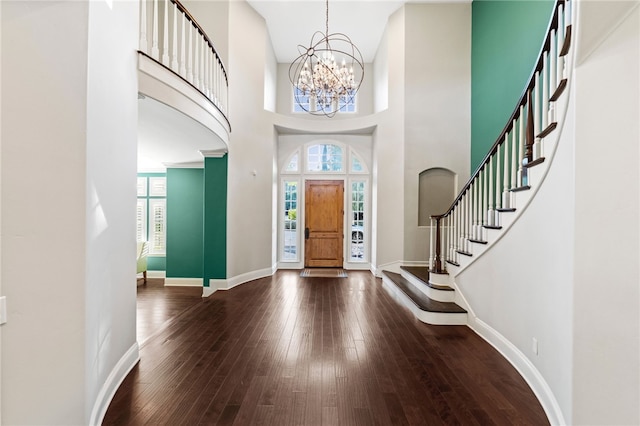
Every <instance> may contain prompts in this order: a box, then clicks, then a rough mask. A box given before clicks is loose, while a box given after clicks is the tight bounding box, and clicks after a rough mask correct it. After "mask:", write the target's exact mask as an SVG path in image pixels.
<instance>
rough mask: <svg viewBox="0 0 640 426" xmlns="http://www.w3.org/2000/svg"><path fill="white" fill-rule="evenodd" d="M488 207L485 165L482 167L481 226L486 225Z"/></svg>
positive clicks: (487, 182)
mask: <svg viewBox="0 0 640 426" xmlns="http://www.w3.org/2000/svg"><path fill="white" fill-rule="evenodd" d="M488 208H489V179H488V176H487V167H486V165H485V167H484V168H483V169H482V226H486V225H488V222H487V210H488Z"/></svg>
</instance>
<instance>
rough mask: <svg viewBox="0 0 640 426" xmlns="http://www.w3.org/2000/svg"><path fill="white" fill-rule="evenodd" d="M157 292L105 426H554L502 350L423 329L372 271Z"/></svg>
mask: <svg viewBox="0 0 640 426" xmlns="http://www.w3.org/2000/svg"><path fill="white" fill-rule="evenodd" d="M156 284H157V283H151V282H150V283H149V284H147V286H146V287H139V289H138V296H139V305H138V306H139V307H138V314H139V320H138V321H139V324H138V327H139V330H145V331H144V333H143V334H139V341H143V343H142V344H141V348H140V355H141V360H140V363H139V364H138V365H137V366H136V367H135V368H134V369H133V370H132V371H131V373H130V374H129V376H128V377H127V378H126V379H125V381H124V382H123V384H122V386H121V387H120V389H119V390H118V392H117V393H116V395H115V397H114V399H113V401H112V403H111V405H110V407H109V409H108V412H107V414H106V416H105V419H104V424H105V425H141V424H149V425H183V424H184V425H196V424H220V425H223V424H235V425H259V424H272V425H288V424H296V425H321V424H323V425H373V424H378V425H396V424H397V425H400V424H419V425H455V424H459V425H491V424H497V425H514V424H518V425H543V424H548V421H547V418H546V416H545V414H544V412H543V410H542V408H541V406H540V404H539V402H538V401H537V400H536V398H535V397H534V395H533V392H532V391H531V390H530V388H529V387H528V386H527V384H526V383H525V382H524V380H523V379H522V378H521V377H520V376H519V375H518V373H517V372H516V371H515V370H514V368H513V367H512V366H511V365H510V364H509V363H508V362H507V361H506V360H504V359H503V358H502V357H501V355H499V354H498V352H497V351H495V350H494V349H493V348H492V347H491V346H490V345H489V344H487V343H486V342H485V341H483V340H482V339H481V338H480V337H478V336H477V335H476V334H475V333H473V332H472V331H471V330H470V329H468V328H467V327H464V326H429V325H426V324H423V323H421V322H419V321H417V320H415V319H414V317H413V316H412V315H411V313H410V312H409V311H408V310H406V309H404V308H401V307H400V306H399V305H398V304H397V303H396V302H395V301H394V300H393V299H392V298H391V297H390V296H389V295H388V294H387V292H386V291H385V290H384V289H383V288H382V285H381V281H380V279H375V278H374V277H373V276H372V275H371V274H370V273H369V272H355V271H349V277H348V278H300V277H299V271H279V272H277V273H276V274H275V275H274V276H273V277H269V278H263V279H260V280H257V281H254V282H251V283H246V284H243V285H241V286H239V287H236V288H234V289H232V290H229V291H220V292H217V293H215V294H213V295H212V296H211V297H210V298H207V299H202V298H200V291H201V290H200V289H196V290H198V291H197V294H188V293H187V294H185V290H193V289H180V288H162V287H160V286H158V285H156ZM157 294H164V296H156V295H157ZM154 310H158V311H162V310H164V311H165V312H167V313H168V314H167V317H165V316H160V317H158V316H157V315H155V314H153V315H152V314H149V313H150V312H152V311H154ZM169 312H171V313H170V314H169ZM169 317H171V318H169ZM158 318H159V319H158Z"/></svg>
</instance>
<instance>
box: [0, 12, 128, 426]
mask: <svg viewBox="0 0 640 426" xmlns="http://www.w3.org/2000/svg"><path fill="white" fill-rule="evenodd" d="M1 7H2V40H3V45H2V79H3V80H2V87H3V93H2V95H3V96H2V111H3V116H2V126H1V129H2V130H1V131H2V167H1V170H2V177H1V180H2V182H3V188H2V189H3V192H2V224H1V227H2V236H3V237H2V253H3V258H2V283H3V291H4V294H6V296H7V299H8V301H9V304H8V308H9V312H8V318H9V321H8V322H7V324H6V325H4V326H3V330H2V340H3V342H2V373H3V374H2V389H3V390H4V392H3V393H2V399H3V400H2V419H1V421H2V423H4V424H11V425H13V424H16V425H17V424H47V425H55V424H64V425H69V424H88V423H89V422H90V417H91V416H92V415H95V414H96V412H97V411H96V409H95V408H96V406H97V407H99V409H100V410H101V409H103V408H106V403H107V402H108V401H107V399H108V396H109V395H108V393H109V391H110V390H112V389H113V388H114V387H115V385H117V382H118V381H119V379H121V378H122V377H121V376H122V374H124V372H125V371H123V370H121V369H117V368H114V367H116V365H118V364H119V363H120V364H121V361H122V358H123V356H125V355H126V354H132V356H131V357H130V358H129V359H128V360H129V361H130V362H129V365H128V366H127V367H130V366H131V364H132V362H134V361H135V359H136V358H137V345H136V343H135V241H134V238H133V235H134V229H135V220H134V217H133V214H132V213H133V211H134V207H135V189H134V187H135V155H136V154H135V152H136V116H137V114H136V102H137V101H136V91H137V90H136V86H135V75H136V74H135V64H136V62H135V53H134V52H135V49H136V48H137V13H138V7H137V4H136V3H135V2H114V3H113V4H107V3H105V2H92V3H88V2H55V3H54V2H21V1H16V2H2V6H1ZM7 40H11V42H10V43H7ZM89 49H91V50H92V52H91V54H88V50H89ZM93 49H96V50H93ZM5 254H9V255H5ZM131 348H134V349H135V350H134V351H133V352H132V351H131V350H130V349H131ZM114 370H116V372H117V373H119V375H120V376H118V374H115V375H114V374H112V373H113V372H114ZM110 381H111V382H110ZM109 382H110V383H111V387H109V386H107V384H108V383H109ZM105 389H106V390H105ZM34 404H36V405H37V409H34Z"/></svg>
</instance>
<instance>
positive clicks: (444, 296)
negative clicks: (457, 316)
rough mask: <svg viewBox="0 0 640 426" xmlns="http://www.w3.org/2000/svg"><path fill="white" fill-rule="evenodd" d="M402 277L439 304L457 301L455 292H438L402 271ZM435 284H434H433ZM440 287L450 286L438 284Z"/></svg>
mask: <svg viewBox="0 0 640 426" xmlns="http://www.w3.org/2000/svg"><path fill="white" fill-rule="evenodd" d="M402 277H403V278H404V279H405V280H407V281H409V282H410V283H411V284H413V285H414V286H415V287H416V288H417V289H418V290H420V291H421V292H422V293H424V294H425V295H426V296H427V297H429V298H430V299H433V300H437V301H438V302H453V301H454V299H455V293H456V292H455V291H445V290H438V289H435V288H431V287H429V286H428V285H426V284H425V283H424V282H422V281H421V280H420V279H418V278H416V277H415V276H413V275H412V274H410V273H408V272H406V271H402ZM432 284H433V282H432ZM438 285H448V284H438Z"/></svg>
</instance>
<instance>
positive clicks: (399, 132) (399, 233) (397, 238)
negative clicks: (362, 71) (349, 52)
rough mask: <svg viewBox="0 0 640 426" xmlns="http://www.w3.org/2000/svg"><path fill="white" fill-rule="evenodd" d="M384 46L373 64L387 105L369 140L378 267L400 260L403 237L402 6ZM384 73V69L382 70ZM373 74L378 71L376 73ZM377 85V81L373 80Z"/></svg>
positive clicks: (374, 254)
mask: <svg viewBox="0 0 640 426" xmlns="http://www.w3.org/2000/svg"><path fill="white" fill-rule="evenodd" d="M382 40H383V42H385V41H386V43H387V47H386V48H382V49H379V50H378V53H380V52H381V51H382V52H387V56H386V57H377V58H376V60H375V62H377V64H376V65H375V68H377V69H378V67H379V69H385V68H386V69H387V75H388V77H389V80H388V90H389V92H388V109H387V110H386V111H384V112H381V113H379V114H378V115H377V122H378V126H377V128H376V131H375V132H374V141H373V163H374V165H373V177H372V180H373V184H372V190H373V193H372V201H373V206H372V207H373V211H372V217H373V220H374V224H373V229H372V237H373V239H374V240H373V246H372V252H371V258H372V264H373V265H372V266H373V268H374V269H375V270H376V272H377V273H378V275H379V272H380V271H379V270H378V269H381V268H384V267H388V266H390V265H392V264H397V262H400V261H402V260H403V239H404V232H403V227H404V223H403V222H404V221H403V218H404V194H403V177H404V113H405V110H404V108H405V103H404V99H405V96H404V95H405V93H404V85H405V67H404V61H405V8H404V7H403V8H400V9H398V10H397V11H396V12H394V13H393V15H391V17H390V18H389V21H388V23H387V28H386V32H385V34H384V36H383V38H382ZM382 74H384V73H382ZM376 75H380V74H379V73H376ZM374 86H375V87H378V83H377V82H374Z"/></svg>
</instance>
